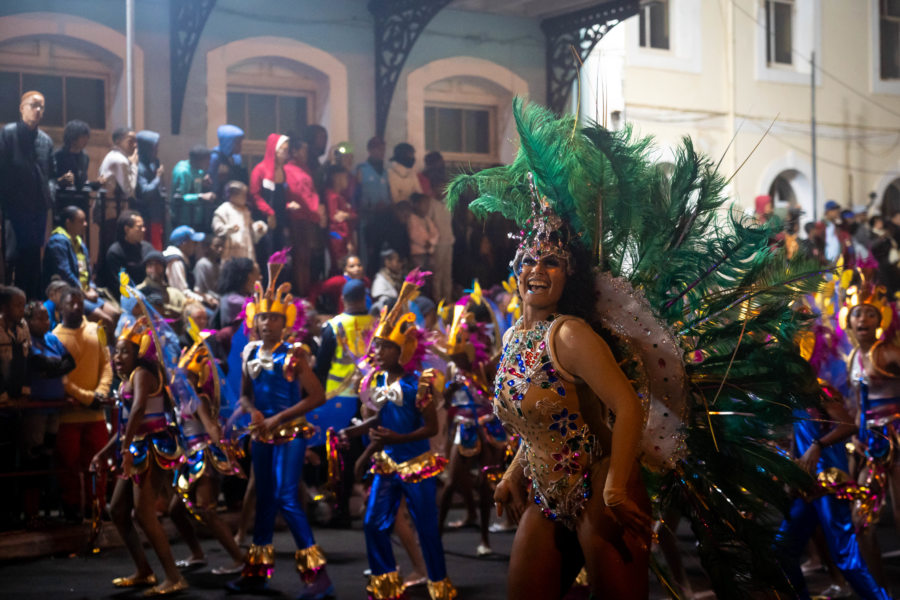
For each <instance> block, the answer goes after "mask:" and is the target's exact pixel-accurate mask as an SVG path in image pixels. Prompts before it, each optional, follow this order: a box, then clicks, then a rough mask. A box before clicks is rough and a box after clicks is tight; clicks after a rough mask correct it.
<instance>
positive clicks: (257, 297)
mask: <svg viewBox="0 0 900 600" xmlns="http://www.w3.org/2000/svg"><path fill="white" fill-rule="evenodd" d="M289 252H290V248H285V249H283V250H279V251H278V252H275V253H274V254H272V256H270V257H269V260H268V267H269V285H268V287H267V288H266V289H265V291H263V288H262V285H260V283H259V282H258V281H257V282H256V283H255V284H253V301H252V302H250V303H248V304H247V306H246V307H245V308H244V312H245V315H246V317H245V320H244V322H245V323H246V324H247V328H248V329H251V330H252V329H253V326H254V324H255V321H256V316H257V315H263V314H266V313H276V314H279V315H284V319H285V323H284V326H285V329H291V328H293V327H294V323H295V322H296V321H297V306H296V305H295V304H294V297H293V296H291V294H290V293H289V292H290V291H291V284H290V283H288V282H284V283H282V284H281V285H279V286H278V287H277V288H276V287H275V282H276V281H278V276H279V275H280V274H281V270H282V269H283V268H284V265H285V262H286V261H287V255H288V253H289Z"/></svg>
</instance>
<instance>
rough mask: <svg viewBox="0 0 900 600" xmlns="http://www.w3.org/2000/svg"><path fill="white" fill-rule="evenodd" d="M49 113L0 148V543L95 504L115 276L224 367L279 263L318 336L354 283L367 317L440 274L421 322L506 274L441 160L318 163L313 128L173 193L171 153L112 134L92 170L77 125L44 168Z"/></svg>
mask: <svg viewBox="0 0 900 600" xmlns="http://www.w3.org/2000/svg"><path fill="white" fill-rule="evenodd" d="M44 104H45V100H44V97H43V96H42V95H41V94H40V93H39V92H28V93H26V94H24V95H23V97H22V101H21V105H20V114H21V118H20V120H19V121H18V122H16V123H10V124H8V125H6V126H5V127H4V128H3V129H2V131H0V208H2V213H3V215H2V222H3V223H4V224H5V226H4V227H3V228H0V247H2V255H0V258H2V260H0V269H2V277H3V278H4V280H5V283H6V284H7V285H6V286H3V287H2V288H0V446H5V447H4V448H0V478H2V477H8V478H9V479H8V482H9V484H10V489H12V490H13V491H14V493H11V494H6V495H4V500H3V501H2V502H3V504H4V505H5V506H3V509H2V517H0V518H2V521H3V522H2V523H0V527H3V528H8V527H12V526H17V525H20V524H21V523H22V520H23V519H24V520H25V521H26V522H29V523H32V524H38V523H40V521H41V519H40V518H38V515H39V514H40V512H41V511H40V509H41V508H42V507H43V508H44V509H51V510H56V509H57V508H58V509H60V510H61V514H62V515H63V516H66V517H69V518H72V519H76V520H77V519H79V518H81V517H82V516H84V515H83V514H82V513H83V511H84V510H85V507H86V506H87V505H88V504H89V500H90V498H91V496H92V494H91V493H89V491H88V489H87V488H89V487H94V488H97V487H99V489H104V485H103V482H102V481H99V482H97V481H94V482H91V480H90V478H89V476H88V475H87V466H88V463H89V461H90V459H91V457H92V456H93V454H94V453H95V452H96V450H97V449H99V448H100V447H101V446H102V445H103V444H104V443H105V441H106V440H107V439H108V435H109V429H110V428H111V427H112V426H113V421H114V415H113V412H114V411H113V409H112V403H111V400H110V395H111V390H112V389H114V386H113V374H112V370H111V368H110V364H109V358H108V353H107V351H106V348H107V347H108V346H109V345H110V344H112V343H113V342H114V340H115V338H114V336H115V333H116V330H117V324H118V323H119V321H120V319H121V316H122V312H123V304H122V303H121V300H122V299H121V297H120V284H121V281H122V277H123V276H124V275H127V278H128V280H129V282H130V283H131V284H132V285H134V286H136V287H137V289H139V290H141V292H142V293H143V294H144V296H145V298H146V299H147V302H148V303H150V304H151V305H153V306H154V307H156V308H157V309H158V310H159V311H160V312H161V313H162V314H163V315H164V316H165V317H166V318H167V319H168V320H169V321H170V322H171V323H172V325H173V328H174V329H175V330H176V332H177V333H178V334H179V335H181V336H182V343H183V344H185V345H187V344H189V343H190V337H189V336H188V335H187V333H186V331H185V324H186V323H187V319H188V317H190V318H191V319H193V320H194V321H195V322H196V323H197V325H198V326H199V327H200V328H201V329H215V330H216V331H217V332H218V333H217V334H216V336H215V338H214V340H213V342H212V343H213V344H214V346H215V347H216V348H217V349H218V350H220V351H221V352H222V353H223V356H222V357H221V358H224V356H227V352H228V343H229V339H230V335H231V334H232V333H233V332H234V330H235V329H237V327H238V326H239V318H240V314H241V311H242V308H243V306H244V302H245V300H246V298H247V297H248V296H249V295H250V294H251V293H252V290H253V286H254V284H255V283H256V282H257V281H260V282H261V283H263V284H264V285H265V284H266V283H267V282H266V281H265V280H266V278H267V271H266V268H265V264H266V261H267V259H268V257H269V256H270V255H271V254H273V253H274V252H276V251H278V250H281V249H283V248H290V252H289V265H288V268H285V269H283V270H282V273H281V275H280V277H279V280H284V281H288V282H290V283H291V284H292V286H293V290H294V294H295V295H296V296H299V297H302V298H306V299H307V302H306V304H307V307H308V313H309V314H310V315H312V316H313V318H315V315H316V314H317V313H319V314H321V315H332V314H336V313H339V312H341V310H343V306H342V299H341V291H342V289H343V287H344V284H345V283H346V282H347V280H349V279H361V280H363V281H364V282H365V283H366V287H367V290H368V293H367V305H368V306H369V307H370V309H371V310H372V311H373V312H375V313H377V312H378V311H379V309H380V308H381V307H382V306H387V305H389V304H391V303H392V302H393V299H395V298H396V296H397V294H398V291H399V288H400V286H401V284H402V280H403V277H404V275H405V274H406V273H407V271H408V270H409V269H410V268H412V267H414V266H418V267H421V268H422V269H424V270H428V271H432V272H433V276H432V277H431V278H430V279H429V282H428V284H427V287H426V289H425V290H424V291H425V293H424V296H425V297H426V298H434V299H435V301H431V300H427V302H425V304H423V305H422V306H423V309H424V310H425V311H429V310H432V311H433V309H434V307H435V303H436V301H438V300H441V299H444V300H447V301H453V300H455V299H456V298H457V297H459V295H461V294H462V291H463V288H464V287H467V286H468V285H469V284H470V283H471V281H472V280H473V279H476V278H477V279H480V280H481V282H482V284H483V285H491V284H496V283H498V282H499V281H501V280H503V279H505V278H506V276H507V274H508V273H507V271H508V266H507V260H508V259H507V257H509V256H511V255H512V250H511V248H508V247H507V246H508V245H509V244H510V242H509V241H508V236H507V232H508V231H509V224H508V223H507V222H505V221H503V220H502V219H494V220H490V221H487V222H486V223H481V222H476V221H475V220H474V219H473V217H472V216H471V214H470V213H469V211H467V210H465V207H460V208H459V209H457V210H456V211H454V212H453V213H452V214H451V212H450V211H449V210H448V209H447V207H446V204H445V202H444V188H445V185H446V183H447V182H448V179H449V178H450V177H451V176H452V175H451V171H452V167H450V166H448V165H447V164H446V163H445V162H444V160H443V157H442V156H441V154H440V153H439V152H431V153H428V154H427V155H426V156H425V157H424V168H422V169H420V170H419V169H416V167H415V165H416V152H415V149H414V148H413V147H412V146H411V145H409V144H406V143H401V144H397V145H396V146H395V147H394V148H393V153H392V155H391V156H390V157H389V158H388V157H387V156H386V153H387V148H386V144H385V142H384V140H383V139H381V138H379V137H373V138H372V139H370V140H369V142H368V144H367V147H366V151H367V156H366V159H365V160H364V161H362V162H361V163H359V164H355V160H354V156H353V152H352V147H351V146H350V144H348V143H341V144H338V145H336V146H334V147H333V148H332V149H331V150H330V151H329V152H327V153H326V148H327V147H328V138H327V131H326V130H325V129H324V128H322V127H321V126H318V125H312V126H309V127H307V128H306V130H305V131H303V132H298V133H291V132H288V133H286V134H280V133H273V134H271V135H270V136H269V137H268V140H267V144H266V151H265V155H264V156H263V158H262V160H261V161H259V162H258V163H257V164H256V165H252V166H250V165H246V164H245V161H244V157H243V155H242V144H243V139H244V132H243V131H242V130H241V129H240V128H238V127H236V126H234V125H222V126H221V127H219V128H218V140H219V144H218V145H217V146H216V147H214V148H212V149H209V148H206V147H204V146H195V147H194V148H192V149H191V151H190V153H189V156H188V157H187V158H186V159H184V160H182V161H180V162H178V163H177V164H176V165H175V166H174V167H173V168H172V169H171V176H169V175H168V173H169V171H168V170H167V168H166V166H164V165H162V164H161V163H160V160H159V148H160V145H161V144H164V143H165V139H164V138H163V137H162V136H161V135H160V134H159V133H157V132H153V131H137V132H136V131H134V130H132V129H130V128H127V127H122V128H118V129H116V130H115V131H113V134H112V139H111V142H112V144H111V147H110V150H109V152H108V153H107V154H106V156H105V157H104V159H103V160H102V162H101V164H100V165H99V166H97V165H91V164H90V159H89V157H88V155H87V153H86V152H85V148H86V147H87V145H88V143H89V140H90V136H91V131H90V129H89V128H88V126H87V125H86V124H85V123H84V122H81V121H71V122H69V123H67V124H66V126H65V129H64V132H63V139H62V145H61V147H59V148H58V149H56V150H54V148H53V142H52V140H51V139H50V137H49V136H48V135H47V134H46V133H45V132H44V131H42V130H41V129H40V127H39V125H40V121H41V118H42V116H43V112H44V109H45V105H44ZM248 166H250V167H251V168H248ZM48 225H49V226H48ZM423 300H425V298H423ZM316 324H317V322H316V321H313V322H312V324H311V325H310V329H311V334H312V335H315V334H316V333H318V331H317V328H316ZM313 341H314V340H313ZM92 483H93V485H92ZM44 514H47V513H46V510H45V511H44ZM53 514H55V513H53Z"/></svg>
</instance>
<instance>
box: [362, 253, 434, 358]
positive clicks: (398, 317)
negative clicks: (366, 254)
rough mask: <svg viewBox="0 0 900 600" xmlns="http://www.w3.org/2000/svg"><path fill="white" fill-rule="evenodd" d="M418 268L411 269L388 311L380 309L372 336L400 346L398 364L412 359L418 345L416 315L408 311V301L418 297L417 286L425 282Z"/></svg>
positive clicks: (385, 308) (423, 274)
mask: <svg viewBox="0 0 900 600" xmlns="http://www.w3.org/2000/svg"><path fill="white" fill-rule="evenodd" d="M428 274H430V273H420V272H419V270H418V269H413V270H412V271H411V272H410V274H409V275H407V277H406V280H405V281H404V282H403V287H401V288H400V294H399V295H398V296H397V301H396V302H394V306H393V307H391V310H390V311H388V310H387V307H384V308H382V309H381V319H380V320H379V321H378V325H377V326H376V327H375V333H374V334H373V336H372V338H373V339H374V338H381V339H383V340H388V341H389V342H393V343H395V344H397V345H398V346H400V364H401V365H405V364H406V363H408V362H409V361H410V359H412V356H413V354H414V353H415V351H416V346H417V345H418V338H417V337H416V335H415V334H416V315H415V314H413V313H411V312H409V303H410V302H412V301H413V300H415V299H416V298H418V297H419V288H420V287H421V286H422V284H423V283H424V282H425V275H428Z"/></svg>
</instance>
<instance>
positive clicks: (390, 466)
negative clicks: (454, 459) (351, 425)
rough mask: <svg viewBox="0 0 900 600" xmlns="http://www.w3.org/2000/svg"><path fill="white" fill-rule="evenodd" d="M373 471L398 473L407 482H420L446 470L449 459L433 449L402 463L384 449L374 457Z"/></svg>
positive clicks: (384, 473) (376, 472)
mask: <svg viewBox="0 0 900 600" xmlns="http://www.w3.org/2000/svg"><path fill="white" fill-rule="evenodd" d="M372 461H373V464H372V473H375V474H376V475H391V474H394V473H396V474H397V475H399V476H400V479H402V480H403V481H405V482H406V483H418V482H420V481H424V480H426V479H428V478H430V477H434V476H435V475H438V474H439V473H441V471H443V470H444V467H445V466H446V465H447V459H446V458H444V457H443V456H440V455H437V454H435V453H433V452H432V451H431V450H428V451H427V452H423V453H422V454H420V455H419V456H416V457H414V458H411V459H409V460H405V461H403V462H401V463H398V462H396V461H394V459H392V458H391V457H390V456H388V455H387V453H386V452H384V451H383V450H382V451H381V452H378V453H377V454H376V455H375V456H374V457H372Z"/></svg>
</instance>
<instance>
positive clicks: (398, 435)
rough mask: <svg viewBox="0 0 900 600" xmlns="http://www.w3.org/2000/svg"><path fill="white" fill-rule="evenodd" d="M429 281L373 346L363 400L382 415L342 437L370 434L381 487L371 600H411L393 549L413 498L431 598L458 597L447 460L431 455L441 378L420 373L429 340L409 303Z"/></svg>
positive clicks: (373, 516)
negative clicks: (442, 501)
mask: <svg viewBox="0 0 900 600" xmlns="http://www.w3.org/2000/svg"><path fill="white" fill-rule="evenodd" d="M423 279H424V278H423V277H421V275H420V274H419V273H418V271H417V270H414V271H413V272H412V273H410V276H409V277H408V278H407V280H406V282H404V284H403V288H402V289H401V290H400V295H399V297H398V299H397V302H396V303H395V304H394V307H393V308H392V309H391V311H390V312H387V311H386V310H382V313H381V321H380V322H379V324H378V326H377V328H376V329H375V334H374V339H373V343H372V348H373V353H374V356H373V358H374V362H375V365H376V370H375V371H373V372H371V373H369V374H368V375H367V376H366V377H365V378H364V379H363V381H362V383H361V385H360V396H361V398H362V399H363V400H364V401H366V402H368V403H369V404H370V406H372V407H373V408H374V409H375V410H376V411H377V414H376V415H375V416H373V417H371V418H370V419H367V420H366V421H364V422H363V423H362V424H360V425H358V426H355V427H350V428H347V429H345V430H343V431H342V432H341V434H342V437H353V436H358V435H362V434H364V433H368V434H369V436H370V437H371V439H372V445H370V449H372V450H377V452H376V453H375V455H374V457H373V466H372V472H373V473H374V474H375V480H374V482H373V483H372V490H371V492H370V494H369V504H368V506H367V508H366V519H365V534H366V551H367V552H368V555H369V568H371V570H372V576H371V578H370V580H369V585H368V586H367V587H366V591H367V592H368V598H369V599H370V600H398V599H400V598H405V597H406V595H405V593H404V591H403V581H402V580H401V579H400V574H399V573H398V572H397V562H396V560H394V552H393V550H392V548H391V531H392V530H393V528H394V522H395V519H396V515H397V509H398V508H399V506H400V498H401V495H402V496H404V497H405V498H406V504H407V506H408V508H409V513H410V516H412V519H413V522H414V523H415V526H416V530H417V531H418V534H419V543H420V544H421V545H422V554H423V555H424V557H425V564H426V566H427V568H428V593H429V595H430V596H431V598H432V600H451V599H452V598H455V597H456V589H455V588H454V587H453V584H452V583H451V582H450V579H449V578H448V577H447V568H446V565H445V563H444V547H443V545H442V544H441V538H440V535H439V533H438V518H437V516H438V515H437V505H436V482H435V479H434V476H435V475H437V474H438V473H440V472H441V471H442V470H443V468H444V465H445V463H446V459H444V458H442V457H439V456H437V455H435V454H434V453H432V452H431V449H430V444H429V442H428V438H429V437H431V436H433V435H434V434H435V433H437V413H436V412H435V407H434V404H433V402H432V395H433V393H434V380H435V377H436V374H435V372H434V371H431V370H428V371H425V372H424V373H422V374H421V375H419V373H417V372H416V371H415V368H416V366H417V365H418V364H419V363H420V362H421V358H422V355H423V354H424V340H423V339H422V337H423V336H422V333H421V332H420V331H419V330H418V329H417V328H416V326H415V315H414V314H413V313H411V312H407V308H406V306H407V303H408V302H409V301H410V300H413V299H414V298H415V297H416V296H417V295H418V287H419V286H420V285H421V284H422V281H423Z"/></svg>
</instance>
